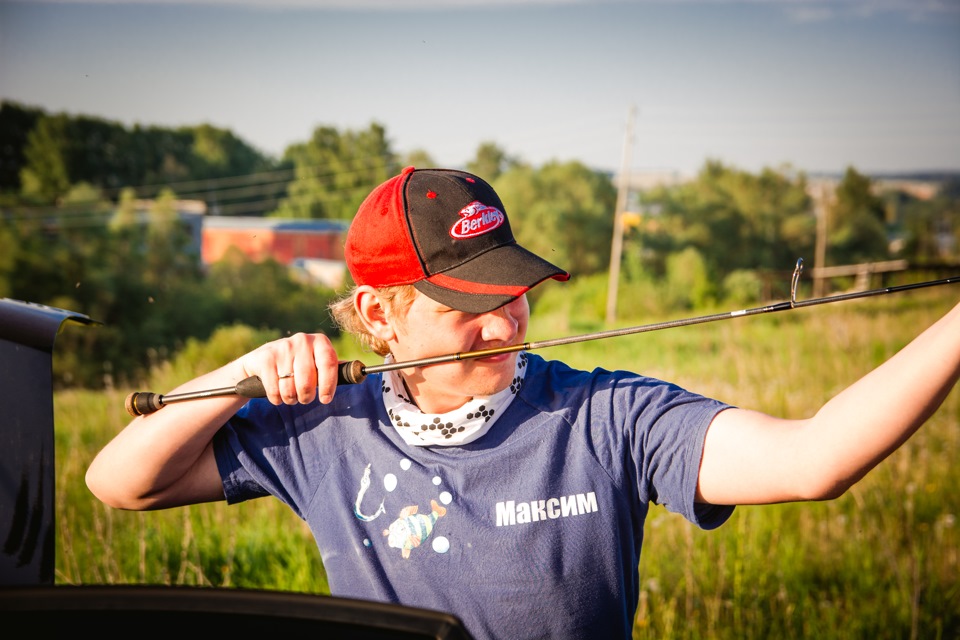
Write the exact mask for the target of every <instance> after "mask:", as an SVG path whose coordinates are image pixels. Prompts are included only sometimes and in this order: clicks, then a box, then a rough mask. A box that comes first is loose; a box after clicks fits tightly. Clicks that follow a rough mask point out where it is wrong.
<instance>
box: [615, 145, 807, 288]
mask: <svg viewBox="0 0 960 640" xmlns="http://www.w3.org/2000/svg"><path fill="white" fill-rule="evenodd" d="M641 199H642V201H643V203H644V208H645V209H646V210H647V211H651V212H654V211H655V212H656V213H649V214H647V216H646V218H647V219H646V223H645V224H644V225H642V226H641V228H640V229H639V231H638V233H637V234H635V235H634V236H632V237H629V238H628V241H627V243H625V247H626V248H625V252H626V251H631V252H638V253H640V254H641V255H642V256H643V262H644V263H645V264H646V265H647V267H648V268H649V269H651V271H652V272H654V273H659V274H664V273H665V272H666V263H667V259H668V257H669V256H670V255H671V254H673V253H676V252H679V251H683V250H684V249H686V248H688V247H692V248H694V249H696V250H697V252H698V254H699V255H700V256H702V258H703V260H704V262H705V264H706V269H707V272H708V273H709V274H710V278H711V280H712V281H713V282H714V285H715V286H717V285H718V282H719V279H722V278H723V277H725V274H729V273H731V272H733V271H736V270H770V269H774V270H779V269H784V268H786V267H789V266H791V265H792V264H793V262H795V260H796V258H797V257H803V256H804V255H810V254H811V253H812V250H813V245H814V242H815V233H816V220H815V218H814V217H813V214H812V212H811V205H810V198H809V196H808V195H807V193H806V179H805V176H803V175H802V174H800V175H796V176H790V175H787V174H786V172H785V171H774V170H772V169H764V170H763V171H762V172H761V173H760V174H759V175H753V174H750V173H747V172H744V171H739V170H737V169H734V168H731V167H727V166H725V165H723V164H721V163H718V162H708V163H706V164H705V165H704V168H703V169H702V170H701V171H700V173H699V174H698V176H697V178H696V179H695V180H693V181H691V182H688V183H685V184H681V185H678V186H670V187H661V188H657V189H653V190H651V191H650V192H648V193H645V194H642V198H641ZM628 243H629V244H628Z"/></svg>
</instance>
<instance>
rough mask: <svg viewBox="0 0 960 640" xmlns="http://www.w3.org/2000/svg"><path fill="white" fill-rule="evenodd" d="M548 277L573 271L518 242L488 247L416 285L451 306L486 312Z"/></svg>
mask: <svg viewBox="0 0 960 640" xmlns="http://www.w3.org/2000/svg"><path fill="white" fill-rule="evenodd" d="M548 278H553V279H554V280H561V281H563V280H568V279H569V278H570V274H569V273H567V272H566V271H564V270H563V269H561V268H560V267H558V266H556V265H554V264H551V263H549V262H547V261H546V260H544V259H543V258H541V257H540V256H538V255H536V254H533V253H531V252H529V251H527V250H526V249H524V248H523V247H521V246H520V245H518V244H516V243H514V244H507V245H502V246H500V247H497V248H496V249H493V250H491V251H487V252H486V253H484V254H482V255H480V256H477V257H476V258H474V259H473V260H471V261H469V262H467V263H466V264H463V265H460V266H458V267H454V268H453V269H448V270H447V271H444V272H443V273H437V274H434V275H432V276H430V277H428V278H427V279H425V280H420V281H419V282H416V283H414V285H413V286H414V287H416V288H417V290H418V291H420V292H421V293H423V294H424V295H426V296H427V297H429V298H432V299H433V300H436V301H437V302H439V303H440V304H443V305H446V306H448V307H450V308H451V309H457V310H459V311H465V312H467V313H486V312H488V311H493V310H494V309H497V308H499V307H502V306H503V305H505V304H507V303H509V302H512V301H513V300H516V299H517V298H519V297H520V296H522V295H523V294H525V293H526V292H527V291H529V290H530V289H531V288H533V287H534V286H536V285H538V284H540V283H541V282H543V281H544V280H547V279H548Z"/></svg>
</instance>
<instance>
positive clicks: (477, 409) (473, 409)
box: [382, 352, 527, 447]
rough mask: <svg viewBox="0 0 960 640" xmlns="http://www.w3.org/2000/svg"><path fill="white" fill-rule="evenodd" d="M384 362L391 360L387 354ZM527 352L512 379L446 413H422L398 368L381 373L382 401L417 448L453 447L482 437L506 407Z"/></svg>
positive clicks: (523, 371) (521, 355)
mask: <svg viewBox="0 0 960 640" xmlns="http://www.w3.org/2000/svg"><path fill="white" fill-rule="evenodd" d="M386 361H387V362H391V361H392V357H391V356H389V355H388V356H387V359H386ZM526 371H527V354H526V353H523V352H521V353H519V354H518V355H517V361H516V372H515V374H514V377H513V381H512V382H511V383H510V385H509V386H508V387H507V388H506V389H504V390H503V391H498V392H497V393H495V394H493V395H492V396H476V397H474V398H471V399H470V400H468V401H467V402H466V403H465V404H464V405H463V406H462V407H460V408H458V409H454V410H453V411H447V412H446V413H424V412H423V411H421V410H420V408H419V407H418V406H417V405H416V403H414V401H413V399H412V398H409V397H407V396H408V395H409V393H408V391H407V389H406V385H404V383H403V377H402V376H401V375H400V372H399V371H396V370H394V371H384V372H383V385H382V391H383V404H384V405H385V406H386V408H387V414H388V415H389V416H390V421H391V423H392V424H393V428H394V429H396V430H397V433H398V434H400V437H401V438H403V441H404V442H406V443H407V444H410V445H413V446H416V447H429V446H445V447H449V446H455V445H461V444H467V443H468V442H473V441H474V440H476V439H477V438H480V437H481V436H483V435H484V434H485V433H486V432H487V431H489V430H490V427H492V426H493V423H494V422H496V420H497V418H499V417H500V415H501V414H502V413H503V412H504V411H505V410H506V408H507V407H508V406H510V403H511V402H512V401H513V399H514V397H516V395H517V393H518V392H519V391H520V387H521V386H523V377H524V375H525V374H526Z"/></svg>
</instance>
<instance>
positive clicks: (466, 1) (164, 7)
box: [0, 0, 960, 176]
mask: <svg viewBox="0 0 960 640" xmlns="http://www.w3.org/2000/svg"><path fill="white" fill-rule="evenodd" d="M486 5H489V6H486ZM0 99H2V100H8V101H11V102H16V103H19V104H22V105H24V106H28V107H34V108H39V109H42V110H43V111H45V112H47V113H66V114H68V115H75V116H81V115H82V116H89V117H95V118H101V119H104V120H108V121H113V122H117V123H120V124H122V125H124V126H127V127H132V126H134V125H138V124H139V125H141V126H159V127H178V126H198V125H201V124H211V125H213V126H216V127H218V128H222V129H226V130H229V131H230V132H232V133H233V134H234V135H236V136H237V137H239V138H240V139H242V140H243V141H244V142H246V143H247V144H249V145H251V146H252V147H254V148H256V149H257V150H258V151H260V152H261V153H263V154H265V155H267V156H269V157H272V158H275V159H279V158H280V157H281V156H282V154H283V151H284V150H285V149H286V148H287V147H288V146H290V145H291V144H297V143H300V142H305V141H307V140H309V138H310V136H311V135H312V133H313V131H314V129H315V128H316V127H320V126H329V127H333V128H336V129H337V130H339V131H347V130H352V131H358V130H365V129H366V128H368V127H369V126H370V125H371V124H373V123H378V124H380V125H381V126H383V127H384V128H385V130H386V134H387V137H388V140H390V142H391V148H392V150H393V151H394V152H395V153H397V154H399V155H404V154H406V153H410V152H412V151H415V150H424V151H426V152H427V153H428V154H429V155H430V156H431V157H432V158H433V159H434V161H435V162H436V163H437V164H438V165H440V166H451V167H462V166H463V165H465V163H467V162H469V161H470V160H471V159H472V158H473V157H474V155H475V153H476V150H477V148H478V147H479V145H480V144H482V143H485V142H493V143H495V144H496V145H497V146H498V147H500V148H501V149H503V150H504V151H505V152H506V153H507V154H508V155H509V156H512V157H517V158H518V159H520V160H521V161H524V162H527V163H530V164H532V165H535V166H538V165H542V164H544V163H546V162H550V161H558V162H566V161H574V160H576V161H580V162H582V163H583V164H585V165H587V166H590V167H591V168H595V169H597V170H600V171H608V172H611V173H617V172H618V171H619V170H620V166H621V164H622V162H623V160H624V156H625V154H626V153H627V152H628V151H629V155H630V159H629V162H628V167H629V169H630V170H631V172H633V173H638V172H655V171H665V172H676V173H678V174H680V175H684V176H690V175H694V174H696V173H697V172H698V171H699V170H700V169H701V168H702V167H703V166H704V164H705V163H706V162H708V161H718V162H721V163H723V164H724V165H726V166H730V167H733V168H736V169H739V170H743V171H748V172H756V171H760V170H762V169H766V168H769V169H778V168H783V167H789V168H792V169H793V170H796V171H801V172H803V173H805V174H807V175H811V176H812V175H838V174H842V173H843V172H844V171H845V170H846V169H847V168H850V167H852V168H855V169H856V170H857V171H859V172H861V173H863V174H865V175H891V176H902V175H916V174H950V173H955V172H958V171H960V2H956V1H955V0H950V1H947V2H940V1H937V0H930V1H924V2H910V1H909V0H886V1H885V2H881V3H876V2H873V3H869V2H861V1H859V0H788V1H786V2H774V1H772V0H753V1H750V0H712V1H711V0H686V1H681V2H667V1H666V0H640V1H630V0H607V1H603V2H593V3H587V2H586V1H585V0H527V1H524V0H501V1H500V2H488V3H485V4H484V5H483V6H480V5H478V4H477V3H476V2H474V0H443V1H437V2H426V1H422V0H403V1H399V2H395V3H384V2H380V1H378V0H361V1H359V2H352V3H351V2H345V1H344V2H341V1H339V0H288V1H286V2H280V3H269V6H267V5H265V4H263V3H261V2H260V1H259V0H210V1H208V2H201V3H191V4H187V3H181V2H170V1H161V0H155V1H150V0H113V1H107V2H78V1H72V0H59V1H58V0H52V1H38V2H17V1H10V0H7V1H5V2H2V3H0ZM631 109H635V110H636V117H635V121H634V127H633V136H632V137H629V138H628V136H627V121H628V117H629V112H630V110H631ZM628 143H629V146H628Z"/></svg>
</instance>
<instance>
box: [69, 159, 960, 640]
mask: <svg viewBox="0 0 960 640" xmlns="http://www.w3.org/2000/svg"><path fill="white" fill-rule="evenodd" d="M346 259H347V264H348V267H349V269H350V273H351V275H352V276H353V279H354V282H355V283H356V286H355V288H354V290H353V291H352V292H351V293H350V294H349V296H347V297H346V298H345V299H344V300H343V301H341V302H340V303H337V304H336V305H334V314H335V316H336V317H337V319H338V321H339V322H340V323H341V325H342V326H344V328H346V329H348V330H351V331H354V332H356V333H358V334H359V335H360V336H361V339H362V340H364V341H365V342H366V343H367V344H368V345H369V346H371V348H373V349H374V350H376V351H377V352H378V353H380V354H381V355H386V356H387V358H388V359H393V360H394V361H397V362H404V361H407V360H414V359H420V358H424V357H429V356H437V355H445V354H451V353H457V352H463V351H475V350H480V349H488V348H494V347H500V346H505V345H513V344H518V343H522V342H523V341H524V336H525V332H526V329H527V320H528V315H529V308H528V306H527V301H526V298H525V292H526V291H528V290H529V288H530V287H532V286H535V285H536V284H538V283H540V282H542V281H544V280H547V279H550V278H553V279H556V280H565V279H567V277H568V275H567V274H566V273H565V272H564V271H563V270H562V269H560V268H558V267H555V266H554V265H552V264H550V263H549V262H546V261H545V260H542V259H541V258H539V257H537V256H535V255H533V254H531V253H530V252H528V251H526V250H525V249H523V248H522V247H520V246H519V245H517V244H516V242H515V241H514V238H513V235H512V232H511V230H510V225H509V222H508V220H507V218H506V215H505V212H504V208H503V205H502V204H501V202H500V199H499V198H498V197H497V194H496V193H495V192H494V191H493V189H492V188H490V186H489V185H488V184H487V183H485V182H484V181H483V180H481V179H480V178H478V177H476V176H473V175H470V174H467V173H463V172H459V171H449V170H437V169H427V170H414V169H412V168H408V169H405V170H404V171H403V173H402V174H401V175H399V176H396V177H394V178H392V179H391V180H388V181H387V182H385V183H384V184H382V185H380V186H379V187H378V188H377V189H375V190H374V191H373V192H372V193H371V194H370V196H368V198H367V199H366V200H365V201H364V203H363V204H362V205H361V207H360V210H359V212H358V213H357V216H356V218H355V220H354V222H353V224H352V225H351V228H350V231H349V233H348V237H347V242H346ZM254 375H256V376H259V377H260V378H261V380H262V381H263V384H264V388H265V389H266V392H267V398H266V399H257V400H250V401H246V400H245V399H243V398H238V397H217V398H209V399H205V400H203V401H201V402H193V403H177V404H171V405H169V406H166V407H164V408H163V409H161V410H160V411H157V412H156V413H153V414H150V415H146V416H141V417H138V418H136V419H134V420H133V422H131V424H130V425H129V426H128V427H127V428H126V429H124V430H123V431H122V432H121V433H120V434H118V435H117V436H116V438H115V439H114V440H113V441H112V442H110V443H109V444H108V445H107V446H106V447H105V448H104V449H103V451H102V452H101V453H100V454H99V455H98V456H97V458H96V459H95V460H94V462H93V464H92V465H91V466H90V469H89V471H88V472H87V484H88V486H89V487H90V489H91V491H93V493H94V494H95V495H96V496H97V497H98V498H100V499H101V500H103V501H104V502H105V503H107V504H109V505H112V506H115V507H118V508H123V509H160V508H167V507H174V506H178V505H185V504H191V503H197V502H204V501H213V500H224V499H226V500H227V501H229V502H239V501H242V500H247V499H251V498H255V497H260V496H266V495H274V496H276V497H277V498H279V499H280V500H282V501H283V502H285V503H286V504H287V505H289V506H290V508H291V509H293V510H294V512H296V513H297V514H298V515H299V516H300V517H301V518H303V519H304V520H305V521H306V522H307V523H308V524H309V526H310V528H311V530H312V531H313V534H314V536H315V538H316V541H317V545H318V546H319V549H320V553H321V556H322V558H323V563H324V567H325V569H326V571H327V574H328V577H329V581H330V588H331V592H332V593H333V594H334V595H338V596H343V597H354V598H362V599H368V600H381V601H388V602H398V603H401V604H405V605H409V606H416V607H424V608H429V609H437V610H442V611H447V612H450V613H453V614H455V615H457V616H458V617H459V618H460V619H461V620H463V622H464V623H465V625H466V627H467V629H468V630H469V631H470V632H471V633H472V634H473V635H474V636H475V637H477V638H513V639H516V638H528V637H563V638H572V637H584V638H586V637H591V638H598V637H602V638H613V637H622V638H629V637H630V636H631V629H632V623H633V617H634V613H635V610H636V605H637V598H638V582H639V579H638V575H637V567H638V562H639V554H640V548H641V542H642V534H643V523H644V518H645V516H646V513H647V509H648V505H649V503H651V502H654V503H659V504H663V505H665V506H666V507H667V508H668V509H670V510H672V511H675V512H678V513H681V514H682V515H683V516H684V517H686V518H687V519H689V520H690V521H691V522H693V523H696V524H697V525H699V526H700V527H703V528H708V529H709V528H714V527H717V526H719V525H720V524H722V523H723V522H724V521H725V520H726V519H727V518H729V517H730V514H731V512H732V511H733V505H737V504H761V503H774V502H783V501H791V500H820V499H827V498H834V497H836V496H839V495H841V494H842V493H843V492H844V491H845V490H846V489H847V488H849V487H850V486H851V485H852V484H853V483H855V482H856V481H857V480H859V479H860V478H861V477H863V475H864V474H866V473H867V471H869V470H870V469H871V468H873V467H874V466H875V465H876V464H877V463H878V462H880V461H881V460H882V459H883V458H885V457H886V456H887V455H889V454H890V453H891V452H892V451H893V450H895V449H896V448H897V447H898V446H899V445H901V444H902V443H903V442H904V441H905V440H906V439H907V438H909V437H910V435H911V434H912V433H913V432H914V431H915V430H916V429H917V428H919V427H920V425H921V424H922V423H923V422H924V421H925V420H926V419H927V418H928V417H929V416H930V415H931V414H932V413H933V412H934V411H935V410H936V409H937V407H938V406H939V405H940V404H941V402H942V401H943V399H944V397H945V396H946V395H947V393H948V392H949V391H950V390H951V388H952V387H953V386H954V384H955V383H956V381H957V378H958V375H960V306H957V307H955V308H954V309H953V310H952V311H951V312H950V313H949V314H948V315H947V316H946V317H944V318H943V319H941V320H940V321H939V322H937V323H936V324H934V325H933V326H932V327H930V328H929V329H927V330H926V331H925V332H924V333H923V334H921V335H920V336H919V337H918V338H916V339H915V340H914V341H913V342H912V343H911V344H910V345H909V346H907V347H906V348H904V349H903V350H902V351H901V352H900V353H898V354H897V355H896V356H894V357H893V358H892V359H891V360H890V361H889V362H887V363H886V364H884V365H882V366H881V367H879V368H878V369H876V370H874V371H873V372H872V373H870V374H869V375H867V376H865V377H864V378H863V379H861V380H860V381H859V382H857V383H856V384H854V385H853V386H851V387H850V388H848V389H847V390H845V391H843V392H842V393H840V394H839V395H838V396H836V397H835V398H834V399H833V400H831V401H830V402H828V403H827V404H826V405H825V406H824V407H823V408H822V409H821V410H820V411H819V412H818V413H817V414H816V415H815V416H814V417H812V418H809V419H806V420H783V419H778V418H774V417H771V416H768V415H764V414H761V413H757V412H753V411H749V410H746V409H740V408H735V407H731V406H729V405H726V404H724V403H721V402H718V401H716V400H712V399H709V398H704V397H701V396H698V395H696V394H693V393H689V392H687V391H685V390H683V389H681V388H679V387H677V386H675V385H672V384H669V383H666V382H662V381H659V380H654V379H650V378H646V377H644V376H640V375H637V374H633V373H629V372H623V371H617V372H609V371H604V370H600V369H598V370H595V371H593V372H585V371H577V370H574V369H571V368H569V367H568V366H566V365H564V364H563V363H561V362H557V361H547V360H545V359H543V358H541V357H540V356H537V355H533V354H526V353H520V354H518V353H515V352H514V353H507V354H501V355H497V356H493V357H488V358H478V359H468V360H461V361H456V362H450V363H446V364H438V365H434V366H425V367H420V368H413V369H404V370H401V371H390V372H386V373H383V374H379V375H370V376H368V377H367V378H366V379H365V380H364V381H363V382H362V383H359V384H355V385H342V386H340V387H337V383H336V379H337V354H336V353H335V352H334V350H333V348H332V347H331V344H330V341H329V340H328V339H327V338H326V337H325V336H323V335H319V334H313V335H305V334H298V335H294V336H291V337H289V338H284V339H281V340H277V341H275V342H271V343H268V344H266V345H263V346H262V347H260V348H258V349H256V350H254V351H252V352H250V353H248V354H246V355H244V356H242V357H240V358H239V359H237V360H236V361H234V362H232V363H230V364H228V365H226V366H225V367H223V368H221V369H219V370H217V371H214V372H212V373H208V374H206V375H204V376H201V377H199V378H197V379H195V380H193V381H191V382H189V383H187V384H185V385H183V386H182V387H180V388H179V389H177V390H175V392H185V391H190V390H198V389H205V388H214V387H228V386H231V385H234V384H236V383H237V382H239V381H240V380H242V379H245V378H247V377H249V376H254ZM245 403H246V404H245Z"/></svg>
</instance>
